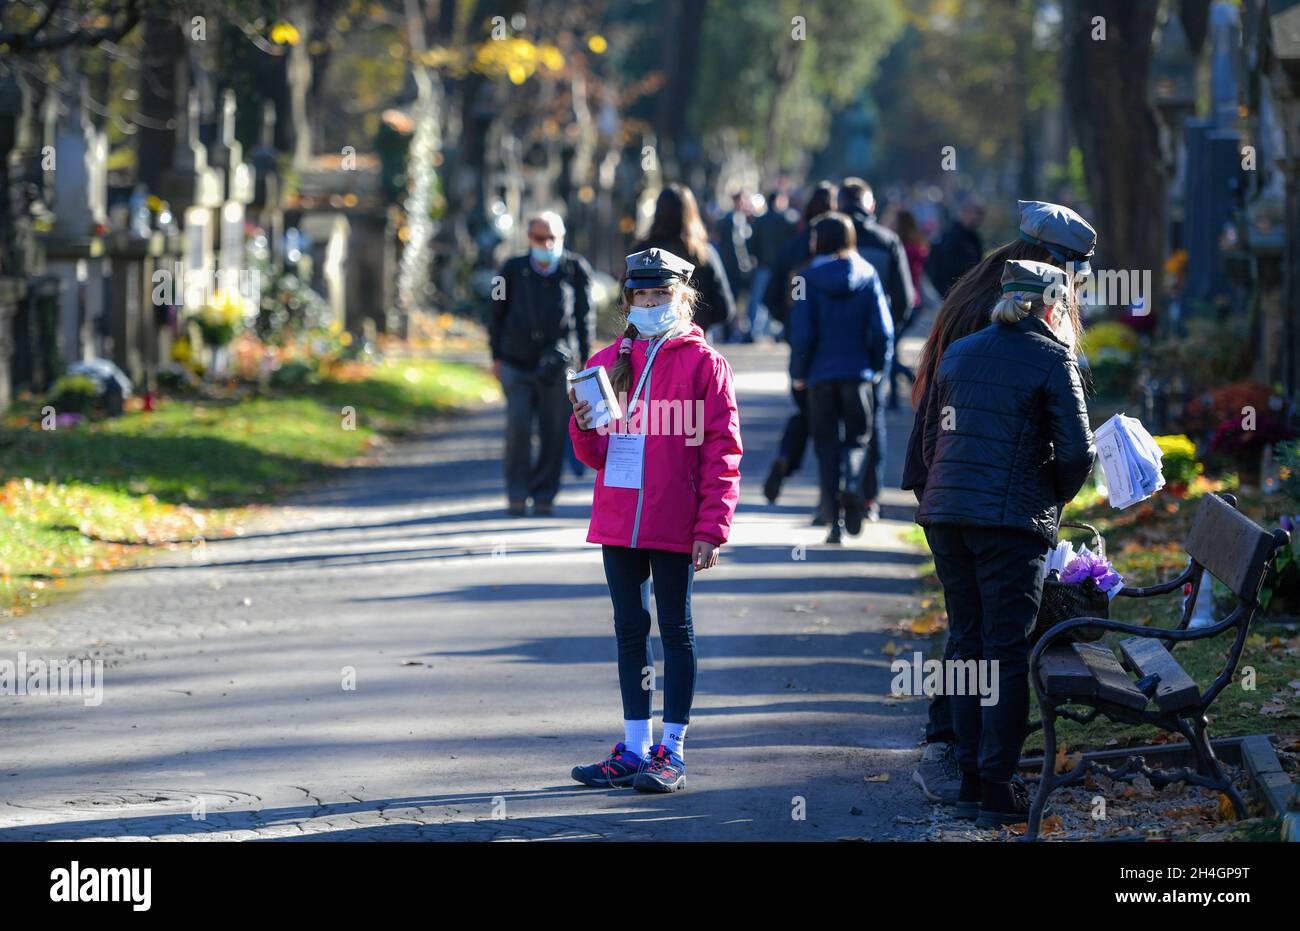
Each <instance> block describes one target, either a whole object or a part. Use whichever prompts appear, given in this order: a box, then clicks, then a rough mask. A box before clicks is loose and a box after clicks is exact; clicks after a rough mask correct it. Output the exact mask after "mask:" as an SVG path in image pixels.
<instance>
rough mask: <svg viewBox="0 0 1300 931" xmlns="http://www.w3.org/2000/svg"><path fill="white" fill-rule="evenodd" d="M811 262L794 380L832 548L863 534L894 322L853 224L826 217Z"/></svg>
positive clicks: (802, 293)
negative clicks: (803, 399) (865, 485)
mask: <svg viewBox="0 0 1300 931" xmlns="http://www.w3.org/2000/svg"><path fill="white" fill-rule="evenodd" d="M809 244H810V246H811V248H812V253H813V259H812V261H811V262H810V263H809V264H808V267H807V268H806V269H805V270H804V271H803V273H802V276H801V277H802V278H803V281H801V282H800V281H797V280H796V281H795V282H794V286H795V295H796V300H795V303H794V306H793V307H792V308H791V310H790V380H791V383H792V384H793V385H794V387H795V388H796V389H799V388H801V387H804V386H805V385H806V386H807V389H808V413H809V426H810V432H811V434H812V438H813V449H814V450H816V452H817V475H818V481H819V484H820V485H821V494H822V501H823V502H824V504H825V506H826V509H827V513H828V516H829V517H830V518H831V520H830V533H829V534H828V535H827V537H826V542H827V543H840V542H842V540H843V532H844V531H846V530H847V531H848V532H849V533H850V534H854V535H856V534H858V533H860V532H861V530H862V516H863V503H864V502H863V499H862V478H863V472H864V470H865V469H866V468H867V466H868V452H869V446H870V442H871V434H872V421H873V418H875V417H876V416H882V417H883V416H884V412H883V411H881V412H879V413H878V412H877V411H876V410H875V396H876V392H875V390H874V389H875V386H876V384H877V383H878V382H879V381H880V380H881V379H882V378H884V376H885V374H886V373H887V372H888V371H889V366H890V363H891V362H892V361H893V356H894V323H893V317H892V315H891V314H890V311H889V301H888V299H887V298H886V297H885V291H884V288H883V287H882V286H881V283H880V276H879V275H878V274H876V270H875V268H873V267H872V265H871V263H870V262H868V261H867V260H866V259H864V258H862V256H861V255H859V254H858V252H857V236H856V234H855V232H854V229H853V221H852V220H851V219H850V218H849V217H848V216H846V215H845V214H842V213H837V212H831V213H826V214H823V215H822V216H821V217H820V218H818V220H817V222H816V223H814V224H813V228H812V234H811V237H810V243H809Z"/></svg>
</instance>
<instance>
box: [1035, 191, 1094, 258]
mask: <svg viewBox="0 0 1300 931" xmlns="http://www.w3.org/2000/svg"><path fill="white" fill-rule="evenodd" d="M1019 203H1020V238H1021V239H1023V240H1024V241H1025V242H1029V243H1033V244H1034V245H1036V246H1042V247H1043V248H1044V249H1046V250H1047V251H1048V252H1050V253H1051V254H1052V257H1053V258H1055V259H1056V260H1057V261H1058V262H1062V263H1065V262H1073V263H1074V267H1075V270H1076V271H1077V272H1080V273H1082V274H1085V275H1087V274H1091V273H1092V263H1091V262H1089V261H1088V259H1089V258H1090V257H1091V256H1092V253H1093V252H1094V251H1095V250H1096V248H1097V231H1096V230H1095V229H1093V228H1092V224H1091V223H1089V222H1088V221H1087V220H1085V219H1084V218H1083V217H1081V216H1079V215H1078V214H1077V213H1075V212H1074V211H1073V210H1071V209H1070V208H1069V207H1063V206H1061V205H1060V204H1049V203H1048V202H1046V201H1042V200H1022V201H1020V202H1019Z"/></svg>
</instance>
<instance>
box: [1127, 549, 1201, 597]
mask: <svg viewBox="0 0 1300 931" xmlns="http://www.w3.org/2000/svg"><path fill="white" fill-rule="evenodd" d="M1194 568H1195V564H1194V563H1193V562H1192V561H1191V560H1190V559H1189V560H1187V566H1186V567H1185V568H1184V569H1183V571H1182V572H1180V573H1179V574H1178V577H1177V578H1173V579H1170V580H1169V581H1168V582H1159V583H1157V584H1155V585H1148V586H1145V587H1138V586H1133V587H1130V586H1128V585H1125V586H1124V587H1123V588H1121V589H1120V590H1119V593H1120V594H1121V595H1123V596H1124V597H1126V598H1149V597H1151V596H1152V595H1168V594H1169V593H1170V592H1176V591H1178V589H1180V588H1182V587H1183V586H1184V585H1186V584H1187V583H1188V582H1190V581H1191V580H1192V570H1193V569H1194Z"/></svg>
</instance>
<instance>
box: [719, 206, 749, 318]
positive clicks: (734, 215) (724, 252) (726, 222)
mask: <svg viewBox="0 0 1300 931" xmlns="http://www.w3.org/2000/svg"><path fill="white" fill-rule="evenodd" d="M731 204H732V209H731V210H730V211H729V212H727V213H726V214H724V215H723V216H722V218H721V219H720V220H718V225H717V236H718V243H717V250H718V257H719V258H721V259H722V267H723V269H724V270H725V271H726V273H727V286H728V287H729V288H730V289H731V295H732V297H733V299H735V300H736V302H737V303H738V304H739V301H740V295H741V292H742V291H745V290H746V289H747V288H749V286H750V282H751V281H752V280H753V273H754V257H753V256H752V255H750V252H749V240H750V237H751V236H753V234H754V231H753V227H751V226H750V220H749V210H750V207H749V195H748V194H746V193H745V192H744V191H737V192H736V193H735V194H734V195H733V196H732V198H731ZM739 309H740V308H739V306H737V310H739ZM739 317H740V314H739V313H737V314H736V317H735V318H734V319H732V320H731V322H729V323H727V324H725V325H724V326H723V327H722V338H723V340H724V341H725V342H728V343H734V342H738V341H741V340H743V339H744V337H745V336H746V335H748V332H749V331H748V328H747V327H742V326H741V321H740V320H739Z"/></svg>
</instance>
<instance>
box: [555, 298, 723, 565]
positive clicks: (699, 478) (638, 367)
mask: <svg viewBox="0 0 1300 931" xmlns="http://www.w3.org/2000/svg"><path fill="white" fill-rule="evenodd" d="M619 342H622V340H619V341H618V342H615V343H613V344H611V345H609V346H606V347H605V348H604V349H602V350H600V351H599V352H597V353H596V354H595V355H594V356H592V357H591V359H590V360H589V361H588V362H587V366H588V367H590V366H593V365H603V366H605V368H606V369H607V370H610V371H612V370H613V368H614V363H615V362H617V361H618V346H619ZM649 346H650V341H649V340H645V339H636V340H633V341H632V387H631V388H630V389H629V391H628V398H627V399H626V400H631V392H632V391H633V390H635V389H636V384H637V382H638V381H639V380H640V378H641V372H642V370H643V369H644V368H645V361H646V350H647V349H648V348H649ZM647 399H648V400H649V401H652V402H659V403H658V404H651V405H646V404H645V403H644V402H645V401H646V400H647ZM624 402H625V399H620V404H622V403H624ZM664 402H668V403H664ZM673 402H680V404H677V403H673ZM697 402H701V403H697ZM647 412H648V413H647ZM626 413H627V412H626V411H624V415H625V416H626ZM647 427H648V428H649V429H648V430H647V429H646V428H647ZM615 428H617V430H618V431H619V432H627V433H638V432H643V431H644V432H647V433H649V436H647V437H646V451H645V471H644V475H643V478H642V486H643V487H642V489H641V490H637V489H635V488H606V487H605V453H606V451H607V450H608V449H609V437H608V436H607V435H604V434H602V432H601V430H599V429H596V428H592V429H591V430H583V429H581V428H580V427H579V426H578V420H577V418H576V417H574V416H572V415H570V417H569V436H570V437H571V438H572V439H573V449H574V451H575V452H576V453H577V455H578V458H579V459H580V460H581V461H582V462H585V463H586V464H587V465H589V466H591V467H592V468H593V469H595V470H596V491H595V496H594V499H593V501H592V505H591V526H590V528H589V529H588V532H587V542H589V543H609V544H612V545H615V546H632V547H646V548H649V549H659V550H669V551H672V552H677V553H689V552H691V550H692V548H693V545H694V543H695V541H696V540H703V541H705V542H707V543H711V544H713V545H714V546H721V545H722V544H724V543H726V542H727V537H728V536H729V535H730V533H731V518H732V515H733V514H735V512H736V503H737V502H738V501H739V500H740V457H741V453H742V449H741V445H740V413H739V411H738V410H737V408H736V393H735V389H734V387H733V386H732V376H731V366H730V365H729V364H728V363H727V360H726V359H725V358H723V357H722V356H721V355H719V354H718V353H717V352H715V351H714V350H713V348H712V347H711V346H709V344H708V343H707V342H705V340H704V331H703V330H701V329H700V328H699V326H697V325H696V324H691V328H690V330H689V331H687V332H686V333H684V334H682V335H681V336H674V337H672V338H670V339H669V340H668V341H667V342H665V343H664V344H663V346H662V347H660V349H659V352H658V354H657V355H656V356H655V360H654V365H653V366H651V368H650V377H649V378H647V379H646V384H645V387H644V388H642V389H641V399H639V400H638V401H637V405H636V410H635V411H634V412H633V416H632V419H631V422H630V425H629V424H628V423H627V422H625V421H615V422H613V423H611V424H609V425H607V426H606V427H605V428H604V430H605V432H606V433H608V432H613V431H614V429H615Z"/></svg>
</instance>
